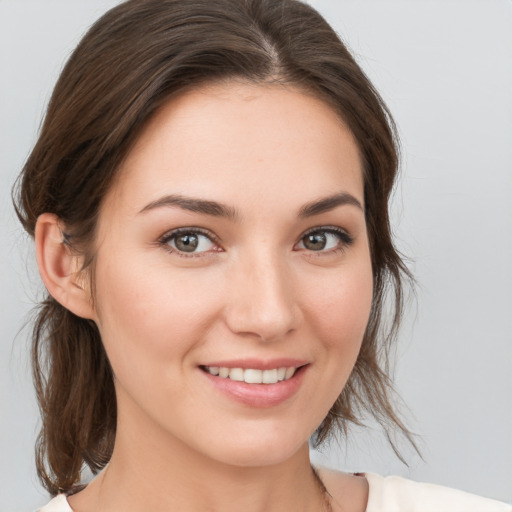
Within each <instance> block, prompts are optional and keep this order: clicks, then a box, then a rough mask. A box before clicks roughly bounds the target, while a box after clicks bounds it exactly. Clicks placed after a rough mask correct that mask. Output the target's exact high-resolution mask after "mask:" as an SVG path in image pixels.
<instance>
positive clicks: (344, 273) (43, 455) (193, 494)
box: [17, 0, 510, 512]
mask: <svg viewBox="0 0 512 512" xmlns="http://www.w3.org/2000/svg"><path fill="white" fill-rule="evenodd" d="M198 34H199V37H198ZM393 133H394V131H393V125H392V123H390V121H389V115H388V113H387V111H386V108H385V106H384V105H383V103H382V101H381V100H380V98H379V96H378V95H377V93H376V92H375V91H374V89H373V88H372V86H371V84H370V83H369V82H368V80H367V79H366V77H365V76H364V74H363V73H362V72H361V70H360V69H359V68H358V66H357V65H356V64H355V62H354V61H353V59H352V58H351V56H350V55H349V54H348V52H347V51H346V49H345V48H344V47H343V45H342V44H341V43H340V41H339V40H338V38H337V37H336V35H335V34H334V33H333V31H332V30H331V29H330V28H329V27H328V25H327V24H326V23H325V22H324V21H323V20H322V19H321V18H320V17H319V16H318V15H317V14H316V13H315V12H314V11H313V10H312V9H311V8H309V7H307V6H305V5H303V4H300V3H298V2H291V1H284V2H276V1H272V2H265V1H253V2H236V1H227V0H226V1H216V2H199V1H196V2H177V1H161V0H159V1H131V2H127V3H125V4H122V5H120V6H119V7H117V8H115V9H113V10H112V11H110V12H109V13H107V14H106V15H105V16H104V17H103V18H102V19H101V20H100V21H99V22H98V23H97V24H96V25H95V26H93V27H92V29H91V30H90V31H89V33H88V34H87V35H86V36H85V38H84V39H83V40H82V42H81V43H80V45H79V46H78V48H77V50H76V51H75V52H74V54H73V55H72V56H71V58H70V60H69V62H68V64H67V66H66V68H65V69H64V71H63V73H62V75H61V78H60V80H59V82H58V84H57V86H56V88H55V91H54V95H53V97H52V100H51V102H50V105H49V109H48V113H47V116H46V120H45V123H44V126H43V128H42V131H41V135H40V138H39V140H38V142H37V144H36V147H35V148H34V151H33V152H32V154H31V156H30V157H29V159H28V161H27V164H26V166H25V168H24V171H23V175H22V179H21V182H20V189H19V196H18V200H17V208H18V214H19V217H20V219H21V221H22V223H23V225H24V227H25V229H26V230H27V231H28V232H29V233H30V234H31V235H33V236H34V237H35V242H36V252H37V259H38V265H39V270H40V273H41V276H42V279H43V281H44V284H45V286H46V289H47V290H48V292H49V296H48V299H47V300H46V301H45V302H44V304H42V307H41V310H40V314H39V317H38V320H37V323H36V326H35V329H34V364H35V376H36V389H37V392H38V397H39V401H40V404H41V410H42V413H43V428H42V430H41V435H40V438H39V445H38V470H39V475H40V478H41V480H42V482H43V483H44V485H45V486H46V488H47V489H48V490H49V491H50V493H51V494H58V493H61V494H60V495H59V496H58V497H57V498H56V499H55V500H53V501H52V502H51V503H50V504H49V505H48V506H47V507H45V508H44V509H43V510H44V511H45V512H46V511H52V510H66V511H69V510H76V511H82V510H83V511H87V510H96V511H100V510H110V511H115V510H123V511H129V510H174V509H176V510H204V509H212V510H217V509H219V510H220V509H223V510H226V509H227V510H230V509H236V510H239V509H240V508H248V509H250V510H289V509H291V510H348V511H361V510H368V511H374V510H386V509H388V510H412V509H413V508H412V507H413V506H414V507H417V510H437V509H439V510H443V508H442V507H446V506H448V505H449V506H450V507H452V509H453V508H457V507H458V508H459V509H462V510H510V507H507V506H506V505H501V504H499V503H497V502H492V501H489V500H484V499H480V498H476V497H471V496H469V495H466V494H464V493H459V492H457V491H451V490H446V489H442V488H436V487H426V486H422V485H418V484H414V483H412V482H407V481H401V480H398V481H396V480H389V481H384V480H383V479H382V478H380V477H378V476H376V475H349V474H342V473H333V472H328V471H326V470H315V469H313V468H312V467H311V465H310V462H309V451H308V440H309V438H310V437H311V436H312V435H313V434H314V438H315V442H317V443H320V442H322V441H323V440H325V439H326V438H327V437H328V436H330V435H332V434H333V433H334V432H335V431H336V429H341V431H342V432H343V431H346V428H347V425H348V424H349V423H350V422H353V423H356V422H357V421H358V418H359V416H360V413H361V412H363V411H365V410H366V411H369V412H370V413H371V414H373V415H374V416H375V417H376V418H377V419H379V420H380V422H381V423H382V424H383V425H384V426H387V427H388V428H392V427H393V426H394V427H395V428H398V429H399V430H401V431H402V432H403V433H404V435H405V436H406V437H407V438H409V439H411V438H410V434H409V432H408V431H407V429H406V428H405V426H404V425H403V424H402V422H401V421H400V419H399V418H398V417H397V415H396V414H395V412H394V411H393V408H392V406H391V405H390V397H389V395H390V393H389V389H388V386H389V384H388V380H387V376H386V374H385V372H384V371H383V370H382V367H381V364H382V362H381V361H380V360H379V357H378V356H379V354H380V353H381V352H382V351H383V350H385V349H386V347H387V344H388V343H389V342H390V341H391V339H392V336H393V334H394V332H395V330H396V327H397V325H398V321H399V318H400V313H401V301H402V280H403V278H404V277H407V276H408V274H407V271H406V268H405V266H404V265H403V263H402V261H401V259H400V258H399V256H398V254H397V252H396V251H395V249H394V247H393V244H392V241H391V237H390V230H389V222H388V212H387V202H388V198H389V194H390V192H391V190H392V186H393V183H394V178H395V174H396V169H397V155H396V147H395V143H394V136H393ZM389 287H391V289H392V290H393V293H394V297H395V313H394V316H393V325H392V329H391V330H390V331H391V332H385V331H384V329H383V327H382V319H381V315H382V310H383V299H384V295H385V293H387V290H388V288H389ZM46 354H47V355H48V359H47V360H46V359H45V356H46ZM46 363H48V366H46ZM84 463H85V464H87V465H88V466H89V467H90V468H91V469H92V470H93V472H98V471H100V470H101V472H100V473H99V474H98V476H97V477H96V478H95V479H94V480H93V481H92V482H91V483H90V484H89V485H87V487H85V488H83V489H82V488H80V487H78V486H77V484H78V483H79V481H80V470H81V468H82V466H83V464H84ZM66 494H67V495H68V497H67V498H66V496H65V495H66ZM411 496H412V497H411ZM397 507H401V508H397ZM421 507H423V508H421ZM433 507H437V509H436V508H433Z"/></svg>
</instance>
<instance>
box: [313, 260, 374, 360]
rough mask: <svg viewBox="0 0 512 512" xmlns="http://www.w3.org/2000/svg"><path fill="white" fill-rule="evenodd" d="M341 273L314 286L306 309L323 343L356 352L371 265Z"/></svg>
mask: <svg viewBox="0 0 512 512" xmlns="http://www.w3.org/2000/svg"><path fill="white" fill-rule="evenodd" d="M361 267H362V268H360V269H358V271H355V272H354V271H350V272H340V273H339V275H337V276H331V279H329V280H326V281H325V282H324V283H323V286H318V287H317V293H315V294H314V295H313V296H312V297H311V299H310V306H309V311H310V313H311V317H312V318H314V319H315V320H314V324H315V330H316V332H317V333H318V334H319V335H320V337H321V339H322V340H323V342H324V343H325V344H328V345H329V346H331V347H332V348H333V349H338V350H342V351H344V352H346V351H347V350H351V351H352V352H354V351H355V353H356V355H357V352H358V351H359V348H360V345H361V342H362V339H363V335H364V332H365V330H366V326H367V324H368V319H369V316H370V310H371V305H372V297H373V278H372V272H371V266H370V264H369V263H368V265H362V266H361Z"/></svg>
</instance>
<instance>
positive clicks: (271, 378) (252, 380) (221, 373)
mask: <svg viewBox="0 0 512 512" xmlns="http://www.w3.org/2000/svg"><path fill="white" fill-rule="evenodd" d="M201 368H202V369H203V370H204V371H206V372H208V373H209V374H210V375H214V376H216V377H220V378H221V379H231V380H234V381H238V382H246V383H247V384H277V383H278V382H281V381H286V380H288V379H290V378H292V377H293V375H294V374H295V371H296V370H297V368H295V367H294V366H288V367H286V366H283V367H280V368H272V369H268V370H258V369H256V368H227V367H225V366H202V367H201Z"/></svg>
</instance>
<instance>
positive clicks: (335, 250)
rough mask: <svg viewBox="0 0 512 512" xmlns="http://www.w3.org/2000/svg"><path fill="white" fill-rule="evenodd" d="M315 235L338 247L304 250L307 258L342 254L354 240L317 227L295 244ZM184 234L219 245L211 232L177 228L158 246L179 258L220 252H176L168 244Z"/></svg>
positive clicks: (338, 230) (329, 228)
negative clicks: (334, 238)
mask: <svg viewBox="0 0 512 512" xmlns="http://www.w3.org/2000/svg"><path fill="white" fill-rule="evenodd" d="M316 233H323V234H325V233H327V234H332V235H336V236H337V237H338V239H339V241H340V242H339V246H338V247H335V248H333V249H329V250H327V251H313V250H310V251H308V250H307V249H306V251H307V252H308V253H309V254H308V256H325V255H328V254H336V253H339V252H343V251H344V250H345V249H346V248H347V247H350V246H351V245H352V244H353V243H354V238H353V237H352V236H351V235H349V234H348V233H347V232H346V231H345V230H343V229H341V228H338V227H336V226H319V227H315V228H312V229H309V230H308V231H306V232H305V233H303V234H302V235H301V237H300V239H299V242H297V243H300V242H302V241H303V240H304V238H306V237H307V236H310V235H313V234H316ZM185 234H186V235H193V234H198V235H202V236H205V237H206V238H208V239H209V240H210V241H211V242H212V243H213V244H215V245H217V246H218V245H219V240H218V238H217V237H216V236H215V235H214V234H213V233H212V232H210V231H208V230H206V229H202V228H195V227H190V228H178V229H174V230H172V231H170V232H168V233H165V234H164V235H163V236H162V237H161V238H160V239H159V240H158V244H159V245H160V246H162V247H163V248H164V249H165V250H166V251H168V252H170V253H171V254H177V255H178V256H179V257H181V258H198V257H204V256H208V255H210V254H211V253H212V252H220V251H202V252H198V253H194V252H190V253H188V254H187V253H185V252H182V251H180V250H177V249H175V248H173V247H171V246H170V245H169V242H171V241H172V240H174V239H176V238H177V237H178V236H179V235H185Z"/></svg>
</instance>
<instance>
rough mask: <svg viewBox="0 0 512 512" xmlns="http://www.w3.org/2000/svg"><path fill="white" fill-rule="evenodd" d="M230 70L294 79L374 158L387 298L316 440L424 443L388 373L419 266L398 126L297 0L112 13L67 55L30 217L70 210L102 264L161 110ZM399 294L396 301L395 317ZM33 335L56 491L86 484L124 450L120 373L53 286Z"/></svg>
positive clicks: (23, 211) (138, 6) (30, 223)
mask: <svg viewBox="0 0 512 512" xmlns="http://www.w3.org/2000/svg"><path fill="white" fill-rule="evenodd" d="M230 79H242V80H245V81H249V82H251V83H272V82H280V83H288V84H292V85H293V86H295V87H297V88H299V89H302V90H306V91H308V92H310V93H313V94H315V95H316V96H317V97H318V98H320V99H322V100H323V101H325V102H327V103H328V104H329V105H330V106H331V107H332V108H333V109H334V110H335V111H336V112H337V113H338V114H339V115H340V117H341V118H342V119H343V121H344V122H345V123H346V125H347V126H348V127H349V128H350V130H351V131H352V133H353V135H354V137H355V139H356V141H357V144H358V147H359V151H360V154H361V158H362V161H363V167H364V194H365V205H366V212H365V215H366V222H367V227H368V236H369V241H370V251H371V261H372V269H373V281H374V292H373V304H372V308H371V314H370V319H369V323H368V326H367V329H366V333H365V335H364V339H363V343H362V348H361V351H360V353H359V357H358V359H357V362H356V364H355V367H354V369H353V372H352V374H351V376H350V378H349V381H348V383H347V384H346V386H345V388H344V390H343V392H342V393H341V395H340V396H339V397H338V399H337V400H336V402H335V404H334V405H333V406H332V408H331V410H330V411H329V413H328V415H327V417H326V418H325V420H324V421H323V423H322V424H321V425H320V426H319V427H318V429H317V431H316V433H315V442H316V443H317V444H318V443H321V442H323V441H324V440H326V439H327V438H328V437H329V436H330V435H331V434H333V433H334V432H336V431H338V432H341V433H342V434H347V429H348V427H349V425H350V423H356V424H361V421H362V418H363V417H365V415H370V416H373V417H375V418H376V420H377V421H378V422H379V423H380V424H381V425H382V426H383V427H384V429H385V431H386V432H387V433H388V438H389V433H390V432H392V431H394V430H396V429H398V431H399V432H401V433H403V434H404V435H405V437H406V438H408V439H409V441H411V442H412V443H413V444H414V441H413V440H412V438H411V434H410V433H409V431H408V430H407V428H406V427H405V426H404V424H403V423H402V421H401V420H400V418H399V416H398V415H397V413H396V412H395V410H394V407H393V400H392V395H393V390H392V386H391V380H390V378H389V376H388V372H387V368H388V366H387V364H388V355H389V348H390V347H391V346H392V341H393V339H394V336H395V334H396V331H397V328H398V324H399V321H400V318H401V315H402V306H403V283H404V278H405V279H406V280H407V279H408V278H409V277H410V275H409V273H408V270H407V268H406V266H405V265H404V263H403V261H402V259H401V257H400V255H399V253H398V252H397V250H396V249H395V247H394V245H393V240H392V236H391V230H390V225H389V214H388V201H389V198H390V194H391V192H392V189H393V184H394V182H395V178H396V175H397V171H398V162H399V158H398V144H397V137H396V129H395V125H394V123H393V120H392V118H391V115H390V113H389V111H388V109H387V107H386V105H385V104H384V102H383V101H382V99H381V97H380V96H379V94H378V93H377V91H376V90H375V89H374V87H373V86H372V84H371V83H370V81H369V80H368V78H367V77H366V76H365V74H364V72H363V71H362V70H361V68H360V67H359V66H358V65H357V63H356V62H355V60H354V59H353V57H352V56H351V54H350V53H349V51H348V50H347V48H346V47H345V46H344V44H343V43H342V42H341V40H340V38H339V37H338V36H337V34H336V33H335V32H334V30H333V29H332V28H331V27H330V26H329V25H328V23H327V22H326V21H325V20H324V19H323V18H322V17H321V16H320V15H319V14H318V13H317V12H316V11H315V10H314V9H313V8H312V7H310V6H308V5H306V4H304V3H302V2H300V1H297V0H215V1H211V0H130V1H127V2H124V3H122V4H120V5H118V6H117V7H115V8H113V9H111V10H110V11H108V12H107V13H106V14H105V15H104V16H103V17H101V18H100V19H99V20H98V21H97V22H96V23H95V24H94V25H93V26H92V27H91V28H90V29H89V31H88V32H87V33H86V34H85V36H84V37H83V39H82V40H81V42H80V43H79V45H78V46H77V48H76V49H75V50H74V52H73V53H72V55H71V56H70V58H69V60H68V62H67V64H66V65H65V67H64V69H63V71H62V73H61V75H60V77H59V79H58V82H57V84H56V86H55V89H54V91H53V95H52V97H51V99H50V102H49V105H48V109H47V112H46V115H45V119H44V122H43V125H42V128H41V131H40V134H39V138H38V140H37V143H36V144H35V147H34V148H33V151H32V152H31V154H30V156H29V157H28V159H27V161H26V164H25V166H24V168H23V170H22V173H21V174H20V177H19V178H18V181H17V184H16V187H15V190H14V193H13V196H14V203H15V208H16V211H17V214H18V217H19V219H20V221H21V223H22V224H23V227H24V228H25V230H26V231H27V232H28V233H29V234H30V235H31V236H32V237H33V236H34V229H35V224H36V221H37V218H38V216H39V215H40V214H42V213H44V212H50V213H54V214H56V215H57V216H58V217H59V219H60V220H61V222H62V223H63V225H64V226H65V227H66V239H65V243H67V244H68V245H69V246H70V248H71V249H72V250H75V251H78V252H80V253H81V254H83V255H84V256H85V261H86V264H85V266H86V267H89V270H91V269H93V268H94V253H93V249H92V248H93V241H94V237H95V229H96V225H97V220H98V215H99V210H100V206H101V205H102V201H103V198H104V197H105V194H106V193H107V191H108V190H109V188H110V187H111V185H112V183H113V180H114V179H115V177H116V173H117V171H118V169H119V166H120V163H121V161H122V160H123V158H124V157H125V156H126V155H127V153H128V152H129V151H130V148H131V147H132V146H133V144H134V141H135V140H136V139H137V137H138V135H139V134H140V133H141V130H142V129H143V127H144V126H145V124H146V123H147V121H148V119H149V118H150V117H151V116H152V114H154V113H155V112H156V111H157V110H158V109H159V107H160V106H161V105H162V104H163V103H164V102H166V101H168V100H169V99H170V98H172V97H173V95H175V94H177V93H178V92H180V91H182V90H183V89H184V88H191V87H192V88H193V87H198V86H200V85H201V84H205V83H211V82H218V81H225V80H230ZM90 274H91V279H93V278H94V272H93V271H92V272H90ZM385 298H386V300H387V299H391V303H392V306H391V312H390V317H389V318H388V317H387V315H384V313H383V307H384V304H385V300H384V299H385ZM384 320H386V321H384ZM384 324H385V325H384ZM32 342H33V345H32V362H33V375H34V382H35V388H36V392H37V398H38V401H39V407H40V411H41V415H42V428H41V431H40V433H39V437H38V441H37V447H36V462H37V471H38V475H39V478H40V480H41V482H42V483H43V485H44V486H45V487H46V489H47V490H48V491H49V492H50V493H51V494H56V493H57V492H62V491H67V490H70V489H71V488H72V487H73V486H74V485H75V484H76V483H77V482H79V481H80V476H81V469H82V468H83V466H84V464H86V465H88V466H89V468H90V469H91V470H92V472H93V473H96V472H98V471H99V470H100V469H101V468H103V467H104V466H105V465H106V464H107V462H108V461H109V459H110V456H111V454H112V450H113V445H114V441H115V434H116V398H115V391H114V383H113V375H112V369H111V367H110V364H109V361H108V359H107V356H106V353H105V350H104V348H103V345H102V341H101V337H100V334H99V332H98V329H97V328H96V326H95V324H94V323H92V322H91V321H89V320H85V319H83V318H79V317H77V316H75V315H74V314H73V313H71V312H70V311H68V310H67V309H65V308H64V307H63V306H61V305H60V304H59V303H58V302H57V301H56V300H55V299H54V298H53V297H51V296H50V295H48V296H47V297H46V299H45V300H44V301H43V302H42V303H41V304H40V305H39V309H38V311H37V318H36V322H35V325H34V330H33V336H32ZM392 444H393V443H392ZM393 446H394V445H393ZM395 451H397V450H396V448H395Z"/></svg>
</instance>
